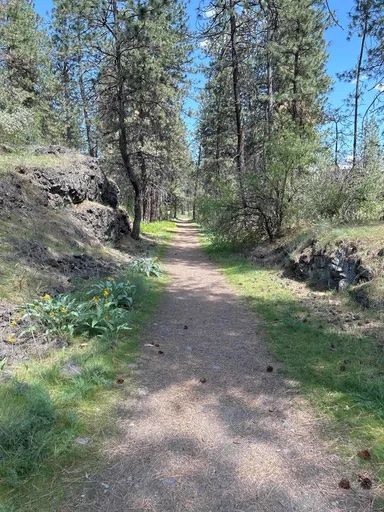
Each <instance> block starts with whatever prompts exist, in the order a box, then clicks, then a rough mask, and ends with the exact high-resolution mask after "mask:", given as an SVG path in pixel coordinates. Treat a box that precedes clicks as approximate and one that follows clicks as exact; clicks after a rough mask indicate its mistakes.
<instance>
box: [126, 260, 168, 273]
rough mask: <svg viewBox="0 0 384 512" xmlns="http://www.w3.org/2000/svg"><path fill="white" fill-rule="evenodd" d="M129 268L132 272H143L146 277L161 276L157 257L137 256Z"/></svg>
mask: <svg viewBox="0 0 384 512" xmlns="http://www.w3.org/2000/svg"><path fill="white" fill-rule="evenodd" d="M130 268H131V270H132V271H133V272H137V273H138V274H144V275H145V276H147V277H150V276H155V277H160V276H161V268H160V265H159V263H158V261H157V258H137V259H136V260H134V261H133V262H132V263H131V265H130Z"/></svg>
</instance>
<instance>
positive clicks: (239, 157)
mask: <svg viewBox="0 0 384 512" xmlns="http://www.w3.org/2000/svg"><path fill="white" fill-rule="evenodd" d="M229 9H230V24H231V64H232V86H233V99H234V103H235V117H236V135H237V154H236V163H237V172H238V179H239V189H240V198H241V201H242V204H243V208H246V206H247V202H246V200H245V194H244V185H243V178H244V173H245V155H244V127H243V119H242V117H243V116H242V108H241V99H240V85H239V57H238V54H237V40H236V32H237V25H236V14H235V2H234V0H229Z"/></svg>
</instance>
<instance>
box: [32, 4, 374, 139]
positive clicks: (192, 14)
mask: <svg viewBox="0 0 384 512" xmlns="http://www.w3.org/2000/svg"><path fill="white" fill-rule="evenodd" d="M200 3H201V2H200V0H192V1H191V2H188V4H187V5H188V15H189V25H190V28H191V30H195V29H196V27H197V9H198V6H199V5H200ZM329 5H330V7H331V9H332V10H334V11H335V13H336V16H337V18H338V20H339V23H340V25H341V26H342V27H343V28H344V30H342V29H341V28H340V27H337V26H335V27H332V28H330V29H328V30H327V33H326V40H327V43H328V53H329V59H328V64H327V70H328V73H329V75H330V76H331V78H332V79H334V81H335V83H334V85H333V89H332V91H331V93H330V95H329V103H330V104H331V105H332V106H333V107H338V106H340V105H341V104H342V102H343V101H344V99H345V98H346V97H347V96H348V94H349V93H350V92H351V91H352V90H353V84H347V83H345V82H341V81H339V80H337V77H336V74H337V73H338V72H341V71H346V70H348V69H351V68H353V67H354V66H355V65H356V59H357V55H358V52H359V41H358V39H357V38H353V39H352V40H350V41H348V40H347V35H348V12H349V11H350V10H351V9H352V7H353V0H329ZM51 8H52V2H51V0H36V9H37V11H38V12H39V14H40V15H41V16H43V17H45V16H47V13H49V11H50V9H51ZM197 55H198V52H196V60H198V58H197ZM201 83H202V77H201V75H195V77H194V78H193V86H192V87H191V98H189V100H188V101H187V108H188V109H195V108H196V107H197V103H196V101H195V98H196V97H197V95H198V89H199V85H201ZM369 97H372V94H371V95H368V96H367V97H366V102H368V101H369ZM187 125H188V127H189V129H193V126H194V122H193V119H187Z"/></svg>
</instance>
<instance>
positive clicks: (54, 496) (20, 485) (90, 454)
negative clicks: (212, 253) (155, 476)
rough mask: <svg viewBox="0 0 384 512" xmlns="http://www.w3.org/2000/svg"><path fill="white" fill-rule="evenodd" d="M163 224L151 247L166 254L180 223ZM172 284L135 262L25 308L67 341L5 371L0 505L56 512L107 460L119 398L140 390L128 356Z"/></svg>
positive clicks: (42, 328)
mask: <svg viewBox="0 0 384 512" xmlns="http://www.w3.org/2000/svg"><path fill="white" fill-rule="evenodd" d="M156 224H159V225H157V226H152V225H151V230H152V231H156V234H157V236H158V244H157V245H156V246H155V247H154V250H153V253H154V254H155V255H156V256H159V255H161V253H162V252H163V251H164V248H165V245H164V239H163V234H164V235H165V236H164V238H165V239H166V240H169V239H170V238H171V236H172V233H170V231H168V230H170V229H171V228H172V227H173V224H171V225H169V224H168V223H166V224H164V223H156ZM156 268H157V267H156ZM165 282H166V277H165V276H160V277H155V276H154V275H153V273H152V272H151V276H150V277H147V276H146V275H145V273H144V274H143V273H138V272H135V271H134V270H133V269H128V270H127V272H126V273H124V274H123V275H120V276H116V277H115V278H114V279H112V278H108V279H103V280H99V281H95V282H94V283H92V284H90V285H88V286H87V287H85V288H83V289H78V290H76V291H75V292H73V293H68V294H63V295H58V296H56V297H51V296H48V295H46V296H44V297H42V298H40V299H37V300H36V301H34V302H32V303H30V304H29V305H28V306H27V311H28V314H29V315H30V316H31V317H32V318H31V321H33V323H34V325H35V333H34V335H35V336H38V335H39V334H41V335H43V333H45V335H48V336H55V337H56V338H59V340H60V339H61V340H62V341H64V340H66V342H67V343H63V345H64V347H63V348H62V349H57V350H52V351H51V352H49V353H48V354H46V355H45V356H44V357H42V358H40V359H37V358H36V359H34V360H30V361H28V362H26V363H22V364H20V365H19V366H18V367H13V368H7V367H5V368H3V369H0V381H1V385H0V403H1V407H0V511H1V512H14V511H19V510H20V511H21V510H22V511H23V512H35V511H37V510H39V512H44V511H47V512H48V511H52V510H58V509H59V506H60V503H61V501H62V500H63V498H64V496H65V493H66V489H67V488H68V487H69V488H71V489H73V488H76V485H77V484H78V482H79V481H80V480H81V479H82V478H83V477H84V474H85V473H88V474H92V473H94V472H96V471H97V470H98V469H99V468H100V467H102V465H103V460H102V458H101V455H100V454H101V447H102V445H103V442H104V441H105V439H107V438H110V436H111V435H113V434H114V433H116V427H115V417H116V412H115V411H116V405H117V402H118V400H119V398H120V397H121V394H122V390H125V392H127V391H128V390H129V389H130V388H133V387H134V381H133V375H132V370H130V369H129V363H132V362H133V361H134V360H135V357H136V354H137V349H138V340H139V336H140V332H141V330H142V328H143V327H144V325H145V324H146V323H147V322H148V320H149V318H150V317H151V315H152V314H153V313H154V310H155V308H156V305H157V303H158V300H159V297H160V295H161V293H162V290H163V288H164V284H165ZM113 311H120V313H119V314H123V316H124V318H121V319H119V320H118V321H116V325H112V326H111V325H110V324H108V320H109V319H108V318H107V317H108V316H109V317H111V315H113V314H114V313H113ZM77 315H78V316H77ZM95 319H96V320H95ZM120 322H123V324H121V323H120ZM119 325H124V326H125V327H126V328H124V329H121V328H120V329H119ZM128 329H129V330H128Z"/></svg>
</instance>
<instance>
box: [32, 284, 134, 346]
mask: <svg viewBox="0 0 384 512" xmlns="http://www.w3.org/2000/svg"><path fill="white" fill-rule="evenodd" d="M135 288H136V287H135V285H133V284H131V283H130V282H129V281H128V280H118V281H115V280H114V279H112V278H110V279H106V280H104V281H100V282H99V283H97V284H95V285H93V286H92V287H91V288H90V289H88V290H85V291H83V292H81V293H78V294H77V295H75V294H60V295H57V296H56V297H52V296H50V295H48V294H46V295H44V296H43V297H41V299H39V300H35V301H34V302H32V303H30V304H27V305H26V308H25V310H26V317H27V319H28V320H29V324H30V327H29V328H28V330H29V331H39V330H40V331H41V330H43V331H44V333H45V334H46V335H50V334H59V333H60V334H69V335H70V336H81V335H86V336H90V337H92V336H106V335H108V336H109V335H111V334H112V335H115V336H117V335H118V333H119V332H121V331H126V330H129V325H128V316H127V312H128V310H130V309H131V308H132V306H133V303H134V295H135Z"/></svg>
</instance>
